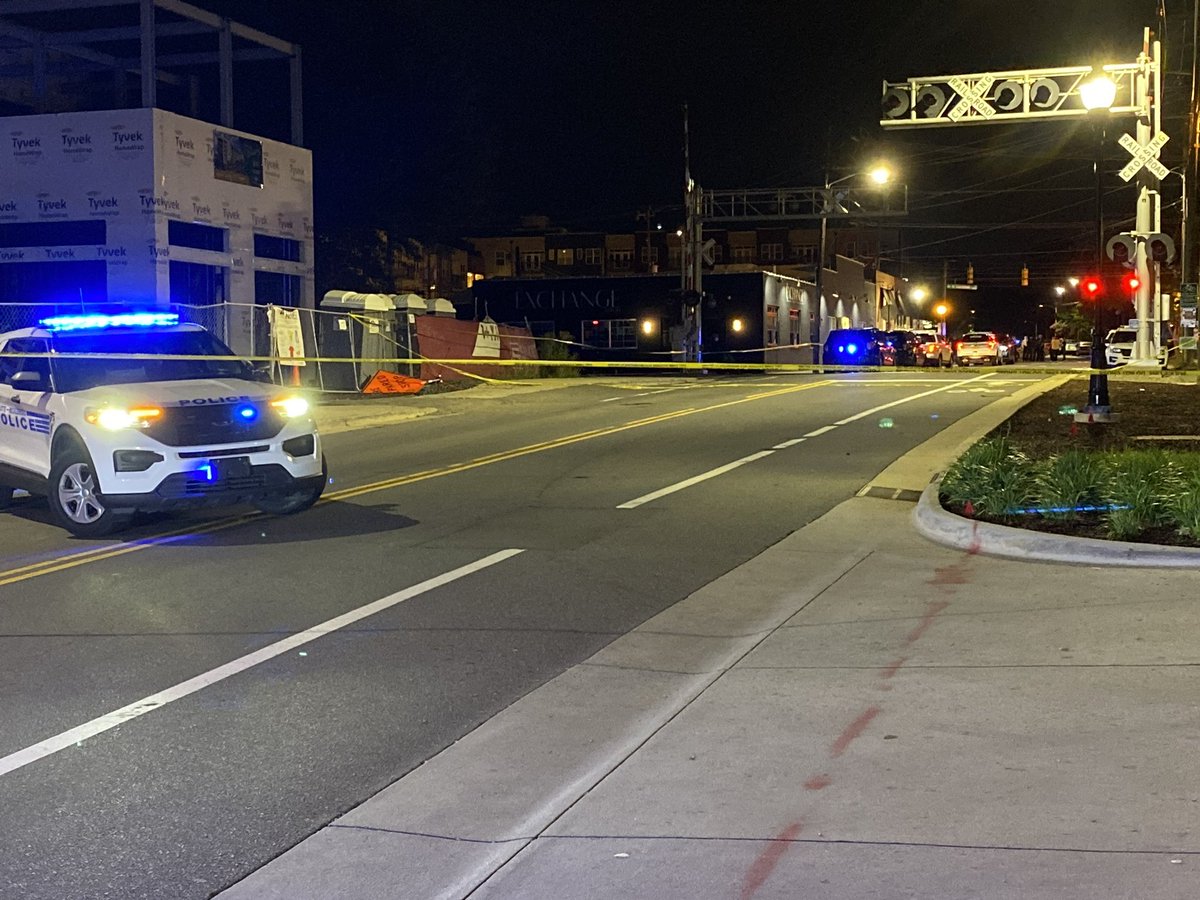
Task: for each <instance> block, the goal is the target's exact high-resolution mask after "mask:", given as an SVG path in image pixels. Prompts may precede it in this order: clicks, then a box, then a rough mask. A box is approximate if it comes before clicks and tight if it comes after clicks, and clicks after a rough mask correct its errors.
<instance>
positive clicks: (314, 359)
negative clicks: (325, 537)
mask: <svg viewBox="0 0 1200 900" xmlns="http://www.w3.org/2000/svg"><path fill="white" fill-rule="evenodd" d="M269 309H270V307H268V306H261V305H256V304H250V303H222V304H215V305H211V306H187V305H182V304H173V305H172V306H171V311H172V312H177V313H178V314H179V318H180V320H181V321H184V322H193V323H195V324H197V325H201V326H203V327H204V328H205V329H207V330H208V331H210V332H211V333H212V334H214V335H216V336H217V337H218V338H220V339H221V340H222V341H223V342H224V343H226V344H228V345H230V346H231V347H232V348H233V349H234V352H235V353H238V354H239V355H242V356H246V357H248V358H250V359H253V360H257V361H267V360H270V361H272V363H273V364H272V366H271V376H272V378H273V379H274V380H275V381H276V382H277V383H280V384H299V385H301V386H304V387H308V388H313V389H316V390H321V391H349V392H357V391H358V390H359V389H360V388H361V386H362V385H363V384H364V383H365V382H366V381H367V380H368V379H369V378H370V377H371V376H372V375H374V374H375V372H377V371H379V370H385V371H389V372H398V373H403V374H419V373H415V372H414V369H415V367H414V366H413V364H411V363H404V362H401V360H409V359H413V358H415V354H414V352H413V350H412V347H413V345H414V341H415V335H414V333H413V332H412V330H411V328H410V327H409V325H408V323H407V321H406V320H403V317H401V321H397V320H396V319H395V318H393V317H390V316H384V317H379V316H373V315H372V314H371V313H355V314H348V313H346V312H331V311H328V310H320V309H306V308H301V309H299V310H298V312H299V314H300V327H301V330H302V333H303V341H304V346H303V351H304V352H303V356H304V357H306V364H305V365H303V366H289V365H287V364H286V363H284V362H283V361H282V360H281V358H280V357H279V356H278V355H276V354H275V348H274V346H273V344H272V342H271V325H270V313H269ZM112 310H113V307H112V304H108V303H106V304H89V303H62V304H53V303H4V304H0V333H3V332H7V331H15V330H17V329H19V328H32V327H34V326H36V325H37V324H38V322H39V321H40V320H42V319H45V318H49V317H51V316H61V315H85V314H88V313H111V312H112ZM367 360H369V362H366V361H367ZM293 370H298V371H297V372H295V374H294V373H293Z"/></svg>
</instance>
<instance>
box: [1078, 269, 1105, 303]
mask: <svg viewBox="0 0 1200 900" xmlns="http://www.w3.org/2000/svg"><path fill="white" fill-rule="evenodd" d="M1101 287H1102V285H1101V284H1100V279H1099V278H1097V277H1096V276H1095V275H1088V276H1087V277H1086V278H1084V279H1083V281H1081V282H1079V293H1080V294H1081V295H1082V296H1083V299H1085V300H1095V299H1096V298H1097V297H1099V296H1100V289H1101Z"/></svg>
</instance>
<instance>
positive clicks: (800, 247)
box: [792, 244, 817, 266]
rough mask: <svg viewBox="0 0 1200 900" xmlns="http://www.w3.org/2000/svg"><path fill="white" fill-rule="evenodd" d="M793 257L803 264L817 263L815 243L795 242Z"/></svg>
mask: <svg viewBox="0 0 1200 900" xmlns="http://www.w3.org/2000/svg"><path fill="white" fill-rule="evenodd" d="M792 259H794V260H795V261H796V262H798V263H800V264H801V265H806V266H812V265H816V262H817V248H816V246H815V245H814V244H793V245H792Z"/></svg>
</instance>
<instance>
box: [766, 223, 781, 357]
mask: <svg viewBox="0 0 1200 900" xmlns="http://www.w3.org/2000/svg"><path fill="white" fill-rule="evenodd" d="M776 246H780V249H781V251H782V246H781V245H776ZM766 319H767V321H766V323H765V324H766V326H767V346H768V347H773V346H775V345H776V344H778V343H779V307H778V306H768V307H767V316H766Z"/></svg>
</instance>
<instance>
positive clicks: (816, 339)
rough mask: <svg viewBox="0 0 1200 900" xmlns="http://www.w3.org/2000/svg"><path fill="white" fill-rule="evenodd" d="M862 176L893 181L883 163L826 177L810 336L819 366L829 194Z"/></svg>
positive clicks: (875, 182)
mask: <svg viewBox="0 0 1200 900" xmlns="http://www.w3.org/2000/svg"><path fill="white" fill-rule="evenodd" d="M860 175H867V176H868V177H870V179H871V181H872V182H873V183H874V184H876V185H884V184H887V183H888V181H890V180H891V177H892V172H891V169H890V168H888V166H886V165H884V164H883V163H877V164H876V165H874V166H872V167H871V168H870V169H868V170H866V171H865V172H862V171H860V172H851V173H850V174H849V175H844V176H842V177H841V178H838V179H836V180H835V181H830V180H829V174H828V173H826V175H825V193H824V194H823V195H822V196H821V232H820V239H819V240H818V241H817V272H816V277H815V278H813V290H814V292H815V293H816V295H817V297H816V300H815V301H814V304H813V305H814V308H815V309H816V311H817V313H818V315H816V316H814V317H813V322H814V328H815V332H814V333H812V334H810V340H811V341H812V343H813V345H814V346H815V347H816V348H817V349H816V351H815V352H816V354H818V355H817V357H816V358H817V360H818V364H820V363H822V362H824V359H823V358H822V357H823V355H824V354H823V346H822V342H821V316H820V312H821V300H822V293H821V281H822V278H821V273H822V271H823V270H824V269H825V244H826V241H827V239H828V236H829V208H830V207H831V206H833V197H832V195H831V194H830V193H829V192H830V190H832V189H833V188H834V187H835V186H837V185H839V184H841V183H842V182H843V181H849V180H850V179H851V178H857V177H859V176H860Z"/></svg>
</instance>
